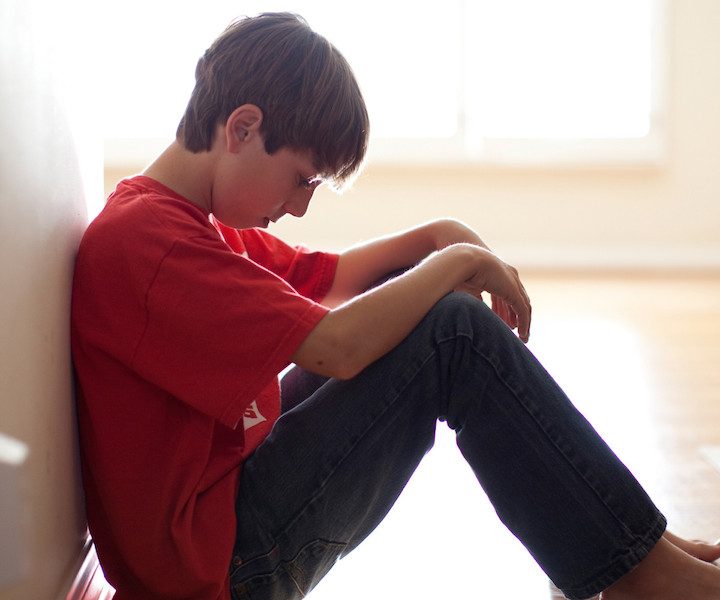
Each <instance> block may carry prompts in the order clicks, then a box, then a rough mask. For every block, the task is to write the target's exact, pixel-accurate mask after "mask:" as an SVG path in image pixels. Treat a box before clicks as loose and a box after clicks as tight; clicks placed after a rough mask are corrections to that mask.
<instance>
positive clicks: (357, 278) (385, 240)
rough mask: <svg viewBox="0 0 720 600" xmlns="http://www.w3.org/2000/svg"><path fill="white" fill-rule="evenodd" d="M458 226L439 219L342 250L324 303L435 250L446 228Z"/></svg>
mask: <svg viewBox="0 0 720 600" xmlns="http://www.w3.org/2000/svg"><path fill="white" fill-rule="evenodd" d="M458 227H462V225H461V224H460V223H458V222H457V221H453V220H450V219H441V220H438V221H432V222H430V223H425V224H423V225H420V226H418V227H415V228H413V229H409V230H407V231H402V232H400V233H396V234H393V235H389V236H385V237H382V238H378V239H375V240H372V241H370V242H366V243H364V244H361V245H358V246H355V247H352V248H350V249H348V250H346V251H344V252H343V253H342V254H341V255H340V260H339V261H338V267H337V271H336V274H335V280H334V281H333V285H332V288H331V289H330V291H329V292H328V295H327V296H326V298H325V300H324V304H326V305H327V306H330V307H335V306H339V305H340V304H342V303H343V302H345V301H347V300H349V299H350V298H353V297H354V296H357V295H359V294H361V293H363V292H364V291H365V290H367V289H368V288H369V287H370V286H371V285H372V284H373V283H375V282H377V281H378V280H379V279H381V278H382V277H383V276H384V275H387V274H388V273H391V272H393V271H397V270H399V269H403V268H407V267H412V266H414V265H416V264H418V263H419V262H420V261H422V260H423V259H424V258H426V257H427V256H429V255H430V254H431V253H432V252H434V251H435V250H439V249H441V248H443V247H445V246H446V245H448V244H446V243H444V240H445V239H446V238H447V237H448V235H447V232H448V230H450V229H452V228H458ZM477 239H478V240H479V238H477ZM456 241H469V242H470V241H471V240H466V239H461V240H456ZM471 243H472V242H471Z"/></svg>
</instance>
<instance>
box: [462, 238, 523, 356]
mask: <svg viewBox="0 0 720 600" xmlns="http://www.w3.org/2000/svg"><path fill="white" fill-rule="evenodd" d="M478 252H479V254H480V256H481V260H480V263H479V264H480V267H479V268H478V269H477V271H476V272H475V273H474V275H473V276H472V277H470V278H469V279H467V280H466V281H465V282H463V283H462V284H460V285H459V286H458V287H457V288H456V290H458V291H464V292H467V293H469V294H472V295H473V296H475V297H477V298H482V292H489V293H490V295H491V297H492V310H493V312H494V313H495V314H496V315H498V316H499V317H500V318H501V319H502V320H503V321H504V322H505V323H506V324H507V325H508V327H510V329H515V328H517V330H518V336H519V337H520V339H521V340H522V341H523V342H525V343H527V341H528V339H529V338H530V321H531V318H532V307H531V305H530V298H529V297H528V295H527V292H526V291H525V287H524V286H523V284H522V282H521V281H520V276H519V275H518V272H517V269H516V268H515V267H513V266H511V265H509V264H507V263H505V262H504V261H502V260H501V259H500V258H498V257H497V256H495V255H494V254H493V253H492V252H490V251H489V250H486V249H482V250H478Z"/></svg>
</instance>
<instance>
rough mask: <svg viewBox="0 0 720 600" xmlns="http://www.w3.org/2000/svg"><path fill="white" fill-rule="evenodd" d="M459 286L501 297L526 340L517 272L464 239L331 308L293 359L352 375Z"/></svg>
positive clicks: (524, 300)
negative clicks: (399, 274) (462, 241)
mask: <svg viewBox="0 0 720 600" xmlns="http://www.w3.org/2000/svg"><path fill="white" fill-rule="evenodd" d="M461 286H462V289H463V290H464V291H466V292H468V293H471V294H473V295H475V296H477V297H480V294H481V292H483V291H487V292H490V293H491V294H493V296H496V297H498V298H499V299H501V301H502V302H503V305H504V306H505V309H506V310H505V314H500V313H498V314H500V316H501V317H502V318H503V319H504V320H505V322H506V323H507V324H508V325H509V326H510V327H516V326H517V328H518V334H519V336H520V338H521V339H522V340H523V341H527V339H528V336H529V330H530V311H531V309H530V301H529V299H528V297H527V294H526V293H525V289H524V288H523V286H522V283H520V279H519V278H518V274H517V271H516V270H515V269H514V268H513V267H511V266H509V265H507V264H505V263H504V262H503V261H501V260H500V259H499V258H498V257H497V256H495V255H494V254H492V253H491V252H489V251H488V250H486V249H485V248H481V247H480V246H477V245H474V244H469V243H461V244H453V245H451V246H448V247H446V248H444V249H442V250H440V251H439V252H437V253H436V254H433V255H432V256H430V257H428V258H427V259H426V260H424V261H423V262H422V263H421V264H419V265H418V266H416V267H414V268H412V269H410V270H409V271H407V272H406V273H404V274H403V275H401V276H399V277H396V278H395V279H392V280H390V281H388V282H386V283H384V284H383V285H381V286H379V287H377V288H375V289H373V290H370V291H369V292H365V293H363V294H360V295H359V296H356V297H354V298H353V299H352V300H350V301H349V302H347V303H345V304H343V305H341V306H339V307H337V308H334V309H333V310H331V311H330V312H329V313H328V314H327V315H326V316H325V317H323V319H322V320H321V321H320V322H319V323H318V324H317V326H316V327H315V328H314V329H313V330H312V331H311V332H310V334H309V335H308V337H307V338H305V340H304V341H303V343H302V344H301V345H300V347H299V348H298V350H297V351H296V352H295V354H294V355H293V357H292V361H293V362H294V363H296V364H298V365H300V366H301V367H303V368H305V369H307V370H308V371H312V372H314V373H318V374H320V375H325V376H329V377H336V378H339V379H348V378H351V377H354V376H355V375H357V374H358V373H359V372H360V371H362V370H363V369H364V368H365V367H367V366H368V365H370V364H371V363H373V362H374V361H376V360H377V359H378V358H380V357H381V356H383V355H384V354H386V353H387V352H389V351H390V350H392V349H393V348H394V347H395V346H397V345H398V344H399V343H400V342H401V341H402V340H403V339H404V338H405V337H407V335H408V334H409V333H410V332H411V331H412V330H413V329H414V328H415V327H416V326H417V324H418V323H419V322H420V320H421V319H422V318H423V317H424V316H425V315H426V314H427V313H428V311H429V310H430V309H431V308H432V307H433V305H434V304H435V303H436V302H437V301H438V300H440V299H441V298H442V297H443V296H444V295H445V294H447V293H448V292H451V291H452V290H454V289H456V288H458V287H461ZM496 312H497V311H496Z"/></svg>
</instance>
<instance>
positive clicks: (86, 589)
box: [58, 535, 115, 600]
mask: <svg viewBox="0 0 720 600" xmlns="http://www.w3.org/2000/svg"><path fill="white" fill-rule="evenodd" d="M76 565H79V566H76V568H75V569H73V575H72V576H71V577H72V581H71V583H69V585H68V586H67V592H64V591H63V593H62V594H61V596H60V597H59V598H58V600H111V598H112V597H113V596H114V595H115V590H114V589H113V587H112V586H111V585H110V584H109V583H108V582H107V581H105V575H104V574H103V571H102V568H101V567H100V562H99V561H98V557H97V552H96V551H95V545H94V544H93V542H92V538H91V537H90V536H89V535H88V537H87V538H86V540H85V544H84V546H83V548H82V551H81V553H80V556H79V557H78V560H77V563H76Z"/></svg>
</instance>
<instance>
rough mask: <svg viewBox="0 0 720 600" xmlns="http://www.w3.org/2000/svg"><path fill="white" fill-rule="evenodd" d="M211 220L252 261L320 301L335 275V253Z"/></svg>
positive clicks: (224, 236) (228, 241)
mask: <svg viewBox="0 0 720 600" xmlns="http://www.w3.org/2000/svg"><path fill="white" fill-rule="evenodd" d="M213 222H214V224H215V226H216V227H217V229H218V231H219V232H220V234H221V235H222V236H223V239H224V240H225V242H226V243H227V244H228V245H229V246H230V247H231V248H232V249H233V250H234V251H235V252H238V253H240V254H243V253H245V254H246V255H247V256H248V257H249V258H250V259H251V260H252V261H254V262H256V263H258V264H260V265H262V266H263V267H265V268H266V269H268V270H269V271H271V272H273V273H275V274H276V275H277V276H278V277H281V278H282V279H284V280H285V281H287V282H288V283H290V285H292V286H293V288H295V289H296V290H297V291H298V292H299V293H300V294H302V295H303V296H307V297H308V298H311V299H313V300H315V301H316V302H322V300H323V298H324V297H325V295H326V294H327V292H328V290H329V289H330V286H331V285H332V282H333V278H334V277H335V269H336V268H337V262H338V255H337V254H333V253H328V252H310V251H309V250H308V249H307V248H305V247H303V246H290V245H289V244H287V243H285V242H283V241H282V240H281V239H279V238H276V237H275V236H273V235H271V234H270V233H268V232H266V231H262V230H260V229H244V230H237V229H233V228H231V227H227V226H225V225H223V224H222V223H220V222H218V221H215V220H214V221H213Z"/></svg>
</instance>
